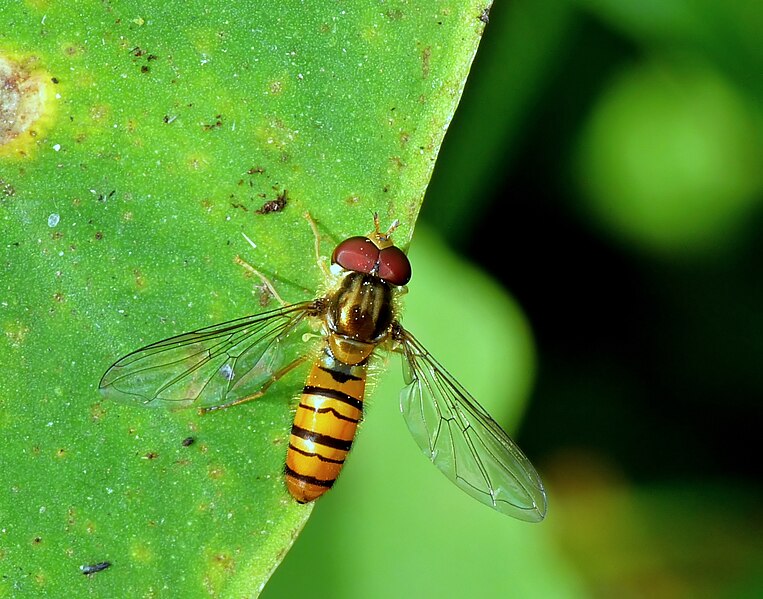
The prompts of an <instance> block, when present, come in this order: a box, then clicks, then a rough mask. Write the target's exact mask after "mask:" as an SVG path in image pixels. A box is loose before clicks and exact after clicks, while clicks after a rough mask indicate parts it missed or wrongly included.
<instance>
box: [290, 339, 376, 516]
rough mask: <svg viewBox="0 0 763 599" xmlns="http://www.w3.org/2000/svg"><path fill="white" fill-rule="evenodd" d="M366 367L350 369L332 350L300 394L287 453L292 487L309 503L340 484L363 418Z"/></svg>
mask: <svg viewBox="0 0 763 599" xmlns="http://www.w3.org/2000/svg"><path fill="white" fill-rule="evenodd" d="M365 387H366V363H365V362H364V363H362V364H358V365H352V366H351V365H347V364H344V363H342V362H339V361H338V360H336V359H335V358H334V357H333V356H332V355H331V353H330V352H329V350H328V348H326V349H324V351H323V353H322V354H321V356H320V357H319V358H318V359H317V360H316V361H315V363H314V364H313V366H312V368H311V369H310V373H309V374H308V375H307V382H306V383H305V387H304V389H303V390H302V395H301V396H300V402H299V407H298V408H297V413H296V414H295V416H294V425H293V426H292V429H291V436H290V437H289V450H288V452H287V454H286V468H285V473H286V486H287V488H288V489H289V492H290V493H291V494H292V496H293V497H294V499H296V500H297V501H299V502H300V503H308V502H310V501H313V500H315V499H317V498H318V497H320V496H321V495H323V494H324V493H325V492H326V491H328V490H329V489H330V488H331V486H332V485H333V484H334V481H335V480H336V479H337V477H338V476H339V472H340V471H341V470H342V466H343V465H344V460H345V458H346V457H347V453H348V452H349V451H350V447H352V441H353V439H354V438H355V432H356V430H357V427H358V422H360V419H361V418H362V416H363V395H364V393H365Z"/></svg>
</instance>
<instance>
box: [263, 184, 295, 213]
mask: <svg viewBox="0 0 763 599" xmlns="http://www.w3.org/2000/svg"><path fill="white" fill-rule="evenodd" d="M286 194H287V191H286V190H285V189H284V190H283V191H282V192H281V193H279V194H278V195H277V196H276V199H275V200H270V201H269V202H265V203H264V204H263V205H262V208H260V209H259V210H255V212H256V213H257V214H270V213H271V212H281V210H283V209H284V208H285V207H286V204H287V203H288V201H289V199H288V197H287V195H286Z"/></svg>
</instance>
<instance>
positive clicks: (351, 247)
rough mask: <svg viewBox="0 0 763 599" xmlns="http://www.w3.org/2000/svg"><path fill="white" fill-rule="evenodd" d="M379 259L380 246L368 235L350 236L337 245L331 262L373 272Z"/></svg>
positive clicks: (365, 271) (355, 269)
mask: <svg viewBox="0 0 763 599" xmlns="http://www.w3.org/2000/svg"><path fill="white" fill-rule="evenodd" d="M378 261H379V248H377V247H376V246H375V245H374V243H373V241H371V240H370V239H368V237H359V236H358V237H350V238H349V239H345V240H344V241H343V242H342V243H340V244H339V245H338V246H336V249H335V250H334V255H333V256H331V262H332V263H334V264H338V265H339V266H341V267H342V268H345V269H347V270H352V271H355V272H362V273H365V274H371V273H373V272H374V270H375V269H376V264H377V262H378Z"/></svg>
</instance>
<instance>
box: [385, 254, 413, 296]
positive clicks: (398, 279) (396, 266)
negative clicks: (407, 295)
mask: <svg viewBox="0 0 763 599" xmlns="http://www.w3.org/2000/svg"><path fill="white" fill-rule="evenodd" d="M378 274H379V278H380V279H382V280H384V281H387V283H392V284H393V285H399V286H401V287H402V286H403V285H405V284H406V283H407V282H408V281H410V280H411V263H410V262H409V261H408V256H406V255H405V254H404V253H403V250H401V249H400V248H399V247H397V246H394V245H392V246H390V247H386V248H384V249H383V250H381V251H380V252H379V273H378Z"/></svg>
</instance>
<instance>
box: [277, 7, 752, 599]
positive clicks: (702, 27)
mask: <svg viewBox="0 0 763 599" xmlns="http://www.w3.org/2000/svg"><path fill="white" fill-rule="evenodd" d="M761 31H763V10H761V7H760V2H758V1H754V0H742V1H737V2H727V3H723V2H717V1H715V0H660V1H656V0H650V1H645V2H644V1H642V2H635V1H617V0H609V1H608V0H579V1H568V2H558V1H553V2H552V1H549V0H515V1H513V2H498V3H497V4H496V5H495V6H494V7H493V9H492V12H491V13H490V24H489V26H488V28H487V30H486V34H485V37H484V40H483V42H482V45H481V46H480V50H479V53H478V55H477V59H476V61H475V64H474V67H473V70H472V75H471V76H470V79H469V81H468V83H467V87H466V91H465V94H464V97H463V100H462V103H461V106H460V108H459V110H458V112H457V114H456V118H455V119H454V121H453V123H452V126H451V129H450V130H449V132H448V134H447V136H446V140H445V144H444V146H443V149H442V151H441V154H440V157H439V159H438V162H437V166H436V170H435V177H434V179H433V181H432V184H431V186H430V187H429V190H428V192H427V200H426V201H425V203H424V212H423V217H422V220H421V221H420V223H419V225H420V226H419V227H418V228H417V231H416V235H415V237H414V243H413V246H412V254H413V260H414V265H415V268H416V272H415V275H414V281H413V283H412V293H411V294H410V297H409V298H408V299H407V300H406V302H407V303H406V322H409V323H411V324H409V326H411V327H412V328H413V327H414V326H416V327H420V328H421V329H424V330H423V331H422V330H420V329H413V332H414V333H415V334H417V335H419V337H420V338H421V340H422V341H423V342H424V343H425V344H428V345H434V344H433V343H432V341H431V340H432V338H434V337H437V336H440V338H441V343H444V344H445V346H447V345H448V344H450V345H451V346H452V349H453V355H452V357H451V356H444V357H441V359H442V361H443V362H444V363H445V365H446V366H447V367H448V368H449V369H451V370H452V371H453V372H454V374H456V375H457V376H458V377H459V378H460V379H462V380H463V382H464V383H465V384H467V386H468V387H469V388H470V389H473V390H475V395H477V397H479V398H480V400H481V401H484V403H485V404H486V405H491V404H490V401H491V400H490V397H493V396H494V395H495V394H496V393H499V391H497V390H496V389H498V390H500V380H501V377H503V376H504V375H505V373H504V372H503V371H504V370H505V369H508V368H510V367H511V366H515V365H516V363H517V360H519V361H520V363H521V364H522V366H523V368H524V371H525V372H526V373H527V376H528V377H530V376H531V375H533V374H534V382H531V381H530V380H529V379H528V381H527V386H528V388H529V389H530V390H529V391H528V394H529V400H528V407H527V412H526V413H525V415H524V417H523V419H522V423H521V426H515V427H514V428H513V430H514V432H515V437H516V439H517V440H518V442H519V444H520V445H521V446H522V447H523V449H524V450H525V452H526V453H527V454H528V455H529V456H530V458H531V459H532V460H533V462H534V463H535V464H536V465H537V466H538V468H539V470H540V472H541V474H542V476H543V477H544V480H545V481H546V483H547V487H548V491H549V503H550V507H549V516H548V518H547V520H546V521H545V522H544V523H542V524H540V525H538V526H534V525H527V524H523V523H518V522H516V523H515V522H511V521H509V522H508V523H507V522H506V521H505V519H504V518H502V517H501V516H499V515H497V514H494V513H492V512H490V510H486V509H484V508H482V507H481V506H479V505H477V504H475V503H473V502H470V501H469V500H468V498H461V497H460V494H459V492H458V491H457V490H455V488H453V489H451V488H450V487H449V486H448V484H447V482H445V481H444V480H443V481H441V480H439V479H440V478H442V477H440V476H439V475H437V473H436V472H434V469H432V468H429V467H428V466H427V465H426V463H425V461H424V460H415V459H410V458H409V456H410V455H411V454H413V453H415V451H411V447H412V445H411V444H410V443H409V442H408V441H406V440H405V434H406V433H405V431H404V430H403V429H404V425H403V424H402V420H401V419H400V418H399V416H397V415H396V414H395V411H396V408H395V406H394V405H391V403H394V402H391V403H390V402H388V401H382V400H381V398H382V397H386V396H389V395H394V394H395V392H396V387H397V386H399V384H400V383H399V380H396V379H395V375H394V373H393V374H392V375H390V377H385V378H384V379H383V380H382V382H381V383H380V384H379V389H378V392H377V393H376V394H375V397H378V398H380V399H379V400H378V402H376V404H377V405H375V406H374V409H373V411H372V416H373V418H369V419H368V421H367V422H366V423H365V426H364V428H363V431H362V433H361V436H360V439H359V442H358V444H357V448H356V449H355V452H354V454H353V457H352V460H351V461H350V462H349V465H348V468H347V469H346V471H345V474H343V478H342V479H341V480H340V481H339V483H338V485H337V491H336V492H334V493H330V494H329V495H328V496H327V497H325V498H324V499H322V500H321V501H320V502H319V504H318V505H317V507H316V509H315V511H314V515H313V517H312V518H311V520H310V522H309V523H308V526H307V528H306V530H305V532H304V534H303V535H302V537H301V538H300V539H299V540H298V542H297V544H296V545H295V547H294V549H293V550H292V552H291V553H290V554H289V556H288V557H287V559H286V561H285V562H284V564H283V565H282V567H281V568H280V569H279V570H278V571H277V572H276V574H275V576H274V578H273V579H272V581H271V583H270V584H269V585H268V587H267V588H266V590H265V593H264V596H265V597H271V598H272V597H282V596H291V595H292V594H293V593H294V592H295V588H300V586H302V587H303V588H304V589H305V590H306V592H309V593H310V595H311V596H313V597H358V596H363V597H392V596H396V597H400V596H411V597H413V596H421V597H424V596H442V597H464V596H475V595H477V594H480V595H483V596H486V595H489V596H517V597H556V596H594V597H760V596H763V510H761V497H763V489H762V488H761V471H762V470H763V468H761V460H760V457H759V456H760V452H759V449H758V447H759V444H758V440H759V438H760V434H759V430H758V429H759V428H760V425H761V423H762V422H763V418H762V416H763V410H761V403H760V398H761V397H762V396H763V368H761V365H760V360H761V356H763V279H762V277H761V275H763V268H762V267H761V265H762V264H763V239H762V238H761V236H760V234H759V231H760V230H761V227H760V225H761V218H762V217H763V211H762V210H761V199H763V189H762V187H763V168H762V167H763V164H762V162H763V160H762V159H761V156H762V155H763V154H762V152H761V150H762V149H763V135H762V132H763V120H762V119H761V116H763V115H761V106H763V102H761V100H762V99H763V44H761V43H760V32H761ZM422 223H423V225H425V226H421V225H422ZM443 243H445V244H447V246H449V248H450V249H447V248H446V246H445V245H441V244H443ZM418 248H429V249H427V251H426V252H424V251H423V250H422V254H424V253H426V254H427V255H429V252H430V250H431V248H434V250H433V251H434V256H435V259H434V260H433V263H432V265H431V266H432V268H431V270H430V269H429V265H428V263H427V262H426V257H425V256H423V255H422V256H417V254H416V252H417V251H418ZM450 252H453V254H451V253H450ZM455 255H459V256H460V257H461V258H456V257H455ZM461 259H465V260H466V261H469V262H472V263H474V264H476V265H478V267H479V268H481V269H483V270H484V271H485V272H487V273H489V276H490V277H492V278H493V279H494V280H495V282H496V283H497V285H498V286H496V288H495V289H493V287H491V285H493V284H492V283H490V282H489V280H486V279H484V277H483V278H482V279H480V280H479V282H477V283H475V286H476V287H478V288H479V289H480V290H486V289H493V292H494V293H495V294H496V302H498V304H499V305H496V306H495V309H493V310H491V311H490V312H489V314H490V315H491V316H490V318H491V319H492V318H493V316H494V315H495V318H496V321H495V322H493V321H492V320H491V321H487V318H488V317H487V316H485V320H486V321H487V323H486V327H485V330H484V331H482V330H476V329H474V328H473V327H472V328H470V329H469V330H467V331H464V330H463V329H460V328H459V327H458V326H453V327H450V333H448V331H447V330H446V331H442V330H439V329H441V328H442V327H439V329H438V327H437V325H436V323H433V324H432V326H431V328H427V325H426V316H427V311H429V312H431V311H432V310H431V306H422V305H420V304H417V303H416V293H415V285H416V283H417V278H418V280H419V281H421V280H422V279H424V281H423V282H422V283H421V284H422V285H427V286H429V287H430V290H431V288H432V286H434V287H435V288H436V289H437V290H438V291H439V290H440V289H442V293H443V294H444V296H448V297H450V298H451V299H450V300H449V301H443V306H444V309H450V308H451V307H453V306H455V308H458V307H460V309H462V310H466V311H468V310H469V308H470V305H471V304H470V298H469V294H468V289H469V287H470V281H473V280H474V279H473V277H477V278H479V277H480V276H481V275H479V274H478V273H474V272H473V270H471V267H469V266H468V265H466V264H465V263H463V262H461V261H460V260H461ZM469 277H472V279H470V278H469ZM501 287H502V289H501ZM507 290H508V292H509V293H510V294H511V296H513V298H514V300H515V301H512V300H510V299H509V298H508V297H505V296H502V295H501V294H505V292H506V291H507ZM481 292H484V293H488V292H487V291H481ZM501 302H502V303H501ZM451 304H453V306H451ZM520 307H521V308H520ZM522 313H524V316H523V314H522ZM486 314H488V312H486ZM525 318H526V322H527V323H529V329H527V327H526V326H525V324H524V323H525ZM501 319H503V321H502V320H501ZM442 320H443V318H442V316H440V320H439V322H440V323H441V322H442ZM447 321H448V322H457V321H458V316H457V313H455V312H454V313H453V316H452V319H451V317H450V315H448V318H447ZM414 323H415V324H414ZM525 330H526V331H527V333H526V335H525V336H523V335H518V334H517V331H525ZM529 330H532V334H530V332H529ZM501 334H505V335H510V336H511V338H508V337H507V340H506V351H507V354H506V355H497V354H496V352H492V353H490V355H487V356H477V357H475V353H474V352H475V351H478V349H479V347H480V336H481V335H491V336H493V337H494V336H496V335H501ZM449 335H450V336H449ZM470 335H471V336H472V337H474V339H472V340H468V341H464V340H462V337H463V336H470ZM438 345H439V344H438ZM475 348H477V349H475ZM533 348H534V349H533ZM437 351H438V357H439V356H440V354H439V352H442V351H443V350H441V349H438V350H437ZM512 352H513V353H512ZM534 352H535V353H534ZM446 353H447V352H446ZM464 353H466V354H467V355H466V356H464ZM518 356H521V357H518ZM491 360H492V361H491ZM533 362H534V363H535V364H536V366H535V367H534V368H533V367H532V364H533ZM480 368H482V370H480ZM391 370H393V371H395V370H397V368H396V367H395V368H393V369H391ZM512 376H513V375H512ZM490 379H493V380H490ZM491 384H493V386H492V387H491V386H490V385H491ZM483 385H485V386H484V388H483V387H482V386H483ZM486 394H487V395H488V397H487V398H485V397H486ZM483 398H485V399H483ZM496 401H498V402H499V403H498V404H492V406H493V407H491V411H493V413H494V414H496V415H498V414H499V413H500V411H496V408H495V407H494V406H495V405H499V404H500V398H499V399H498V400H496ZM508 416H510V415H505V414H504V415H503V418H502V421H503V422H504V423H506V424H507V426H509V428H511V426H510V424H509V423H511V422H512V420H511V419H510V418H509V417H508ZM513 422H516V419H515V420H514V421H513ZM401 431H402V432H401ZM398 433H400V437H398V436H397V435H398ZM398 438H399V439H400V445H399V446H398V445H397V440H398ZM406 443H409V444H408V445H406ZM429 470H432V471H433V473H430V472H429ZM430 474H431V480H430ZM393 483H394V484H393ZM417 493H418V495H417ZM422 505H426V506H427V509H426V510H422V508H421V506H422Z"/></svg>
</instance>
